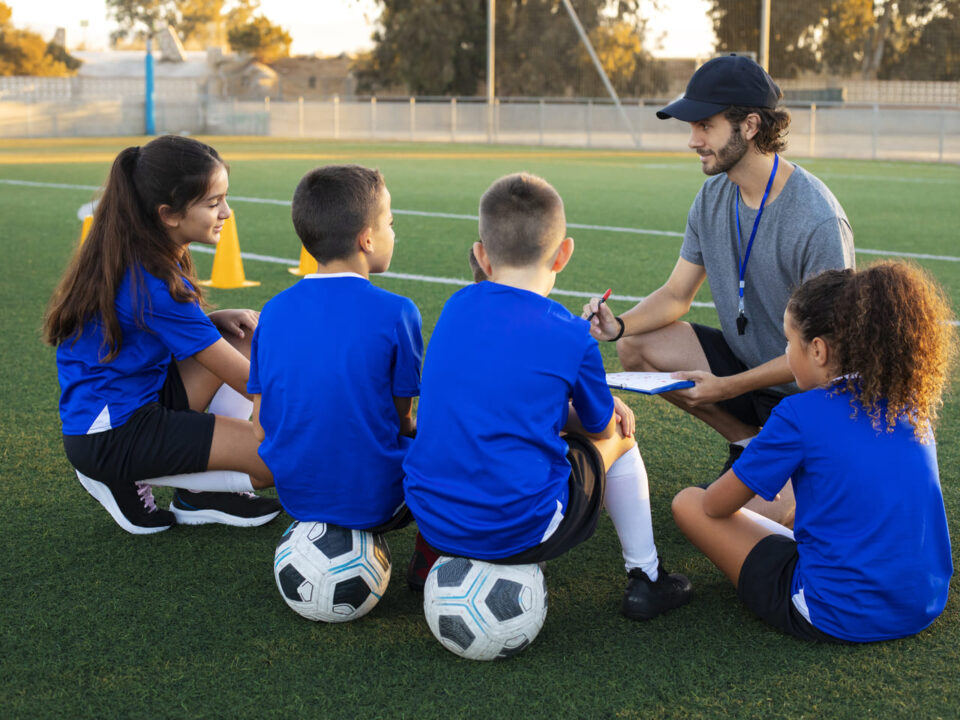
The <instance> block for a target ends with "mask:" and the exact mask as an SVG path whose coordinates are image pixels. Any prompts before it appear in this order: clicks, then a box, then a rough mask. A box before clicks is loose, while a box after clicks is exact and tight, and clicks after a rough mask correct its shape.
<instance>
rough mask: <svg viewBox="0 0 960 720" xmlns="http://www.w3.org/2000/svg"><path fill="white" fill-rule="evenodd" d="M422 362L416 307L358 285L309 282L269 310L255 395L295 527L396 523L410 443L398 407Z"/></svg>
mask: <svg viewBox="0 0 960 720" xmlns="http://www.w3.org/2000/svg"><path fill="white" fill-rule="evenodd" d="M422 358H423V337H422V332H421V321H420V312H419V311H418V310H417V307H416V305H414V304H413V302H412V301H410V300H409V299H407V298H405V297H401V296H399V295H394V294H393V293H390V292H387V291H386V290H381V289H380V288H377V287H375V286H373V285H372V284H371V283H370V281H369V280H367V279H366V278H363V277H361V276H360V275H356V274H353V273H338V274H332V275H308V276H307V277H305V278H303V279H302V280H300V282H298V283H297V284H296V285H294V286H293V287H291V288H289V289H287V290H284V291H283V292H282V293H280V294H279V295H277V296H276V297H274V298H273V299H272V300H270V301H269V302H268V303H267V304H266V306H265V307H264V308H263V312H262V313H261V314H260V322H259V324H258V325H257V330H256V332H255V333H254V336H253V349H252V354H251V358H250V380H249V382H248V384H247V390H248V391H249V392H250V393H255V394H259V395H261V400H260V425H261V426H262V427H263V430H264V432H265V434H266V439H265V440H264V441H263V442H262V443H261V444H260V451H259V452H260V457H262V458H263V461H264V462H265V463H266V464H267V467H269V468H270V471H271V472H272V473H273V479H274V482H275V484H276V487H277V494H278V495H279V497H280V501H281V502H282V503H283V506H284V508H285V509H286V511H287V512H288V513H289V514H290V515H291V516H292V517H294V518H296V519H297V520H303V521H316V522H328V523H333V524H334V525H341V526H343V527H349V528H358V529H365V528H370V527H374V526H376V525H380V524H382V523H384V522H386V521H387V520H389V519H390V518H391V517H392V516H393V514H394V512H395V511H396V510H397V508H398V507H399V506H400V505H401V503H402V502H403V487H402V483H403V469H402V467H401V463H402V462H403V458H404V456H405V455H406V452H407V448H408V447H409V442H410V439H409V438H406V437H400V421H399V417H398V415H397V409H396V406H395V405H394V397H402V398H409V397H415V396H416V395H418V394H419V392H420V365H421V362H422Z"/></svg>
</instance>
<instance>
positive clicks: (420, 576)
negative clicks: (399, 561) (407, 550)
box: [407, 533, 440, 592]
mask: <svg viewBox="0 0 960 720" xmlns="http://www.w3.org/2000/svg"><path fill="white" fill-rule="evenodd" d="M438 557H440V556H439V555H437V553H435V552H434V551H433V548H431V547H430V546H429V545H427V541H426V540H424V539H423V535H421V534H420V533H417V539H416V541H415V543H414V548H413V555H411V556H410V563H409V564H408V565H407V587H409V588H410V589H411V590H413V591H414V592H423V586H424V585H426V584H427V575H429V574H430V568H432V567H433V564H434V563H435V562H436V561H437V558H438Z"/></svg>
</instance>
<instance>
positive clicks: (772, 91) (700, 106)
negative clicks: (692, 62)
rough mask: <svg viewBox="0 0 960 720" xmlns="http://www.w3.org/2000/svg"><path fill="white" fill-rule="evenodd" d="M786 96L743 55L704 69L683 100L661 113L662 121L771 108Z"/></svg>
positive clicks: (719, 60)
mask: <svg viewBox="0 0 960 720" xmlns="http://www.w3.org/2000/svg"><path fill="white" fill-rule="evenodd" d="M782 97H783V93H781V92H780V88H779V87H777V84H776V83H775V82H774V81H773V80H772V79H771V78H770V76H769V75H767V71H766V70H764V69H763V68H762V67H760V65H758V64H757V63H755V62H754V61H753V60H751V59H750V58H748V57H745V56H743V55H724V56H723V57H717V58H714V59H713V60H708V61H707V62H705V63H704V64H703V65H701V66H700V67H699V68H698V69H697V71H696V72H695V73H694V74H693V77H691V78H690V82H689V83H687V90H686V92H685V93H684V94H683V97H682V98H680V99H679V100H674V101H673V102H672V103H670V104H669V105H667V106H666V107H665V108H663V109H662V110H657V117H658V118H660V119H661V120H666V119H667V118H676V119H677V120H683V121H684V122H697V121H699V120H703V119H704V118H708V117H710V116H711V115H716V114H717V113H718V112H723V111H724V110H726V109H727V108H728V107H730V106H731V105H739V106H741V107H755V108H770V109H773V108H775V107H776V106H777V103H778V102H779V101H780V98H782Z"/></svg>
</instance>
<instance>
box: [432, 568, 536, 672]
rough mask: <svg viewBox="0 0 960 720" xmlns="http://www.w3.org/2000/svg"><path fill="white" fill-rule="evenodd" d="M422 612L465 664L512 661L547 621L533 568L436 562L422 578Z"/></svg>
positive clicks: (441, 638)
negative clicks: (509, 659) (486, 661)
mask: <svg viewBox="0 0 960 720" xmlns="http://www.w3.org/2000/svg"><path fill="white" fill-rule="evenodd" d="M423 611H424V614H425V615H426V616H427V624H428V625H429V626H430V630H431V632H433V634H434V636H435V637H436V638H437V640H439V641H440V643H441V644H442V645H443V646H444V647H445V648H447V650H450V651H451V652H453V653H456V654H457V655H460V656H462V657H465V658H469V659H470V660H495V659H497V658H504V657H511V656H513V655H516V654H518V653H519V652H521V651H523V650H524V649H525V648H526V647H527V646H528V645H530V643H532V642H533V639H534V638H535V637H537V633H539V632H540V628H542V627H543V622H544V620H546V619H547V580H546V578H545V577H544V575H543V571H542V570H541V569H540V566H539V565H536V564H533V565H496V564H493V563H488V562H483V561H481V560H469V559H467V558H450V557H440V558H437V561H436V563H434V565H433V567H432V568H431V569H430V574H429V575H428V576H427V584H426V586H425V587H424V590H423Z"/></svg>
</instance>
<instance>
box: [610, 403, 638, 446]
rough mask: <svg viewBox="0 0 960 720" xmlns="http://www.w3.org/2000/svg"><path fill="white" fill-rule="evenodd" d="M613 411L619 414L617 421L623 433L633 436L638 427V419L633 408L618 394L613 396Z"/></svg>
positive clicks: (626, 435) (625, 435)
mask: <svg viewBox="0 0 960 720" xmlns="http://www.w3.org/2000/svg"><path fill="white" fill-rule="evenodd" d="M613 412H614V413H615V414H616V416H617V423H618V424H619V425H620V432H622V433H623V436H624V437H633V432H634V430H636V427H637V420H636V418H635V417H634V415H633V410H631V409H630V406H629V405H627V404H626V403H625V402H624V401H623V400H621V399H620V398H618V397H617V396H616V395H614V396H613Z"/></svg>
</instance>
